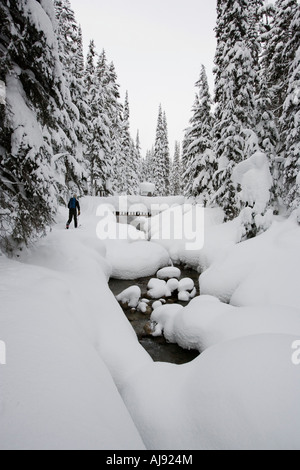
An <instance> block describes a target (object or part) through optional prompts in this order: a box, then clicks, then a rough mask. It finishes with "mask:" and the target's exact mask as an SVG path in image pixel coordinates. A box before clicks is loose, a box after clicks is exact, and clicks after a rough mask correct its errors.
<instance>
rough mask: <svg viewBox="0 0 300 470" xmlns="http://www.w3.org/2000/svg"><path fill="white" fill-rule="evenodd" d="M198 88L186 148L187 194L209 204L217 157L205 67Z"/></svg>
mask: <svg viewBox="0 0 300 470" xmlns="http://www.w3.org/2000/svg"><path fill="white" fill-rule="evenodd" d="M196 87H197V88H198V90H199V91H198V93H197V94H196V100H195V103H194V106H193V109H192V112H193V116H192V118H191V120H190V128H189V129H188V130H187V133H186V136H185V142H186V143H187V142H188V145H187V144H186V145H185V148H184V160H185V168H186V170H185V173H184V191H185V194H186V195H187V196H189V197H198V196H200V198H201V200H202V201H203V202H204V204H205V205H206V204H207V203H208V201H209V200H210V198H211V196H212V193H213V176H214V173H215V171H216V158H215V155H214V151H213V148H214V143H213V135H212V129H213V116H212V100H211V96H210V93H209V86H208V80H207V75H206V69H205V67H204V66H202V69H201V75H200V79H199V80H198V82H197V83H196Z"/></svg>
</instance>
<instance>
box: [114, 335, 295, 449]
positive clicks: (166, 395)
mask: <svg viewBox="0 0 300 470" xmlns="http://www.w3.org/2000/svg"><path fill="white" fill-rule="evenodd" d="M295 339H296V337H295V336H288V335H260V336H249V337H247V338H242V339H237V340H234V341H228V342H225V343H221V344H219V345H217V346H215V347H213V348H210V349H208V350H207V351H205V352H204V353H203V354H202V355H201V356H200V357H199V358H198V359H196V360H195V361H193V362H192V363H190V364H187V365H185V366H180V367H178V366H174V365H170V364H154V365H152V366H151V367H149V368H148V369H147V370H144V371H142V372H141V373H140V374H139V376H137V377H135V380H133V381H132V382H131V383H129V384H128V386H127V388H126V390H123V396H124V398H125V400H126V403H127V406H128V408H129V409H130V411H131V414H132V416H133V418H134V421H135V422H136V424H137V426H138V428H139V430H140V433H141V435H142V437H143V439H144V441H145V442H147V446H148V448H150V449H155V450H157V449H161V450H166V449H170V450H176V449H178V450H179V449H180V450H193V449H199V450H248V449H250V450H265V449H267V450H281V449H282V450H284V449H286V450H290V449H299V448H300V422H299V416H300V401H299V396H300V373H299V367H296V366H295V365H293V363H292V361H291V357H292V349H291V345H292V344H293V342H294V341H295ZM297 339H299V338H297ZM154 384H158V385H157V386H154ZM162 390H163V393H162Z"/></svg>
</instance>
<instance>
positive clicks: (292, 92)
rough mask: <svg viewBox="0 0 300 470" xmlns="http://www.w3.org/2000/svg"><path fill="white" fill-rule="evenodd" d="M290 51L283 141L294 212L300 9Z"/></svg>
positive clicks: (299, 175)
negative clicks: (291, 54)
mask: <svg viewBox="0 0 300 470" xmlns="http://www.w3.org/2000/svg"><path fill="white" fill-rule="evenodd" d="M287 50H288V51H289V52H290V53H291V51H294V60H293V62H292V63H291V65H290V68H289V84H288V90H287V97H286V100H285V102H284V106H283V114H282V117H281V121H280V124H281V131H282V137H283V150H282V155H283V157H284V162H285V163H284V171H283V187H284V196H283V197H284V201H285V203H286V205H287V207H288V208H289V209H290V210H293V209H296V208H297V207H299V206H300V166H299V162H300V6H299V5H298V6H297V9H296V11H295V13H294V18H293V20H292V23H291V36H290V40H289V42H288V44H287Z"/></svg>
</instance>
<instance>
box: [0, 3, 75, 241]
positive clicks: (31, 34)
mask: <svg viewBox="0 0 300 470" xmlns="http://www.w3.org/2000/svg"><path fill="white" fill-rule="evenodd" d="M0 16H1V22H0V50H1V53H0V55H1V61H0V80H1V81H2V82H3V83H4V86H5V88H6V101H5V104H4V102H2V104H1V113H0V147H1V152H0V168H1V170H0V185H1V196H0V209H1V215H0V232H1V233H0V237H1V243H2V246H3V245H5V247H6V248H7V249H8V248H9V247H13V246H14V244H16V243H18V242H24V241H25V242H28V241H29V240H30V238H31V237H32V236H34V235H35V234H37V233H41V232H42V233H43V232H44V230H45V228H46V226H47V225H49V224H50V223H51V221H52V218H53V216H54V214H55V211H56V207H57V188H56V186H55V180H56V177H55V174H54V170H53V168H54V161H53V156H54V154H55V153H56V152H57V151H59V150H60V148H64V145H65V144H67V143H68V141H69V139H70V136H68V135H67V129H66V126H68V125H69V123H70V122H71V119H70V116H68V113H67V111H66V108H68V106H69V103H68V102H67V97H66V95H65V94H64V88H65V82H64V77H63V75H62V73H61V64H60V60H59V51H58V44H57V40H56V35H55V26H56V23H55V13H54V9H53V3H52V1H50V0H44V1H43V2H42V3H40V2H38V1H36V0H33V1H31V2H30V3H29V2H23V1H21V0H16V1H14V2H10V1H8V0H4V1H2V3H1V5H0ZM45 24H47V25H48V27H47V29H43V25H45Z"/></svg>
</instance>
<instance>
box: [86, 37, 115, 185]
mask: <svg viewBox="0 0 300 470" xmlns="http://www.w3.org/2000/svg"><path fill="white" fill-rule="evenodd" d="M96 56H97V54H96V50H95V44H94V41H91V43H90V45H89V51H88V56H87V65H86V70H85V83H86V87H87V90H88V121H89V130H90V132H89V135H88V138H87V154H88V155H89V172H90V183H91V189H92V194H99V192H101V191H105V192H106V193H110V192H111V179H112V173H113V161H112V158H111V146H112V141H111V127H112V125H111V120H110V116H109V110H108V106H107V103H108V98H107V83H108V82H109V78H108V77H109V74H108V67H107V61H106V55H105V51H103V52H102V54H101V55H100V56H99V57H98V62H97V66H96V64H95V60H96Z"/></svg>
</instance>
